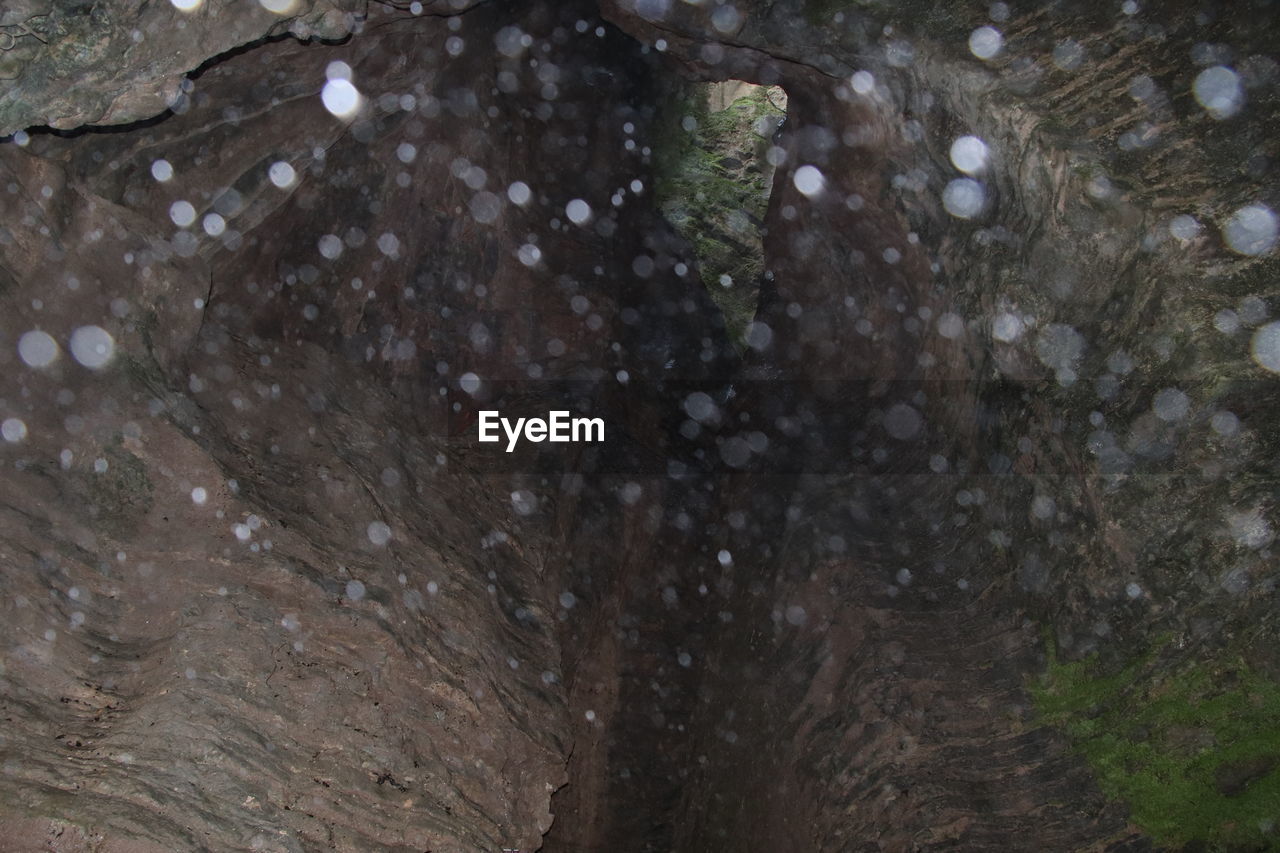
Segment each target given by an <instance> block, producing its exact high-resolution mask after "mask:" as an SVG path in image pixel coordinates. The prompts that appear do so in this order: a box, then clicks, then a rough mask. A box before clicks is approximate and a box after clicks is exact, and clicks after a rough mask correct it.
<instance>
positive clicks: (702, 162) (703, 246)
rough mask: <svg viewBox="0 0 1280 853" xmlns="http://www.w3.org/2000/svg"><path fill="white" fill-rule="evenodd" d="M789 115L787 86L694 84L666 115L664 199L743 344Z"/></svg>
mask: <svg viewBox="0 0 1280 853" xmlns="http://www.w3.org/2000/svg"><path fill="white" fill-rule="evenodd" d="M786 118H787V93H786V91H785V90H784V89H783V88H782V87H781V86H776V85H774V86H761V85H757V84H755V83H748V82H746V81H743V80H723V81H718V82H690V83H685V84H684V86H683V89H682V91H680V92H679V95H678V96H677V97H673V98H671V99H670V101H669V102H668V103H666V104H665V105H664V108H663V110H662V114H661V115H660V116H659V120H658V125H659V127H658V129H659V134H660V137H659V139H660V142H659V148H658V151H657V152H656V157H655V165H656V170H657V173H658V180H657V193H658V203H659V207H660V208H661V210H662V213H663V215H664V216H666V218H667V220H668V221H669V222H671V224H672V225H673V226H675V228H676V230H677V231H678V232H679V233H680V235H681V236H682V237H684V238H685V239H686V240H688V241H689V244H690V245H691V246H692V247H693V251H694V254H695V256H696V258H697V262H698V271H699V274H700V276H701V279H702V283H703V284H704V285H705V286H706V288H707V292H708V293H709V294H710V295H711V298H712V299H713V300H714V301H715V303H716V305H718V306H719V308H720V310H721V311H722V312H723V313H724V320H725V326H726V329H727V331H728V333H729V336H730V338H731V339H732V341H733V342H734V344H735V346H737V347H738V348H739V350H741V349H742V348H743V347H744V346H745V337H744V336H745V331H746V327H747V324H748V323H750V322H751V320H752V318H753V317H754V316H755V312H756V307H757V304H758V302H759V296H760V277H761V276H762V275H763V273H764V245H763V240H764V213H765V210H766V208H767V207H768V205H769V195H770V193H771V191H772V189H773V176H774V173H775V171H776V169H777V166H778V165H779V163H780V162H781V160H780V153H781V151H780V149H778V148H777V146H776V145H775V141H776V138H777V135H778V134H779V132H780V131H781V128H782V125H783V123H784V122H785V121H786Z"/></svg>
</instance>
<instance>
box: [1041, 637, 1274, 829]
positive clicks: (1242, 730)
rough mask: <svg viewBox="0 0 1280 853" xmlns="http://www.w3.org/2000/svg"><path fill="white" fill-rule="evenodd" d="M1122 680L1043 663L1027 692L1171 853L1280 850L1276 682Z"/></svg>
mask: <svg viewBox="0 0 1280 853" xmlns="http://www.w3.org/2000/svg"><path fill="white" fill-rule="evenodd" d="M1156 657H1157V653H1156V652H1153V653H1151V654H1149V655H1147V656H1145V657H1143V658H1140V659H1139V660H1137V661H1134V662H1133V663H1131V664H1129V665H1128V666H1127V667H1125V668H1124V669H1122V670H1120V671H1119V672H1112V673H1104V672H1102V671H1101V667H1100V664H1099V662H1098V660H1097V659H1096V658H1090V659H1087V660H1083V661H1078V662H1073V663H1063V662H1060V661H1059V660H1057V656H1056V654H1051V657H1050V662H1049V666H1048V669H1047V670H1046V672H1045V673H1044V675H1043V676H1041V677H1040V679H1039V680H1038V682H1037V683H1035V684H1034V685H1033V686H1032V690H1031V692H1032V695H1033V697H1034V699H1035V702H1036V706H1037V709H1038V711H1039V714H1040V716H1041V719H1043V720H1044V721H1045V722H1048V723H1051V724H1053V725H1057V726H1060V727H1062V728H1063V729H1065V730H1066V732H1067V733H1068V734H1069V735H1070V737H1071V739H1072V742H1073V744H1074V746H1075V747H1076V748H1077V749H1078V750H1079V751H1080V753H1081V754H1082V755H1083V756H1084V757H1085V759H1086V760H1087V761H1088V762H1089V764H1090V765H1091V766H1092V768H1093V770H1094V772H1095V773H1096V774H1097V778H1098V784H1099V785H1100V787H1101V788H1102V790H1103V792H1104V793H1106V794H1107V795H1108V796H1110V797H1112V798H1115V799H1119V800H1123V801H1124V802H1125V803H1126V804H1127V805H1128V807H1129V810H1130V814H1131V817H1132V820H1133V822H1134V823H1135V824H1137V825H1138V826H1140V827H1141V828H1142V829H1143V830H1145V831H1146V832H1147V833H1149V834H1150V835H1151V837H1152V838H1153V839H1155V840H1156V841H1157V842H1159V843H1160V844H1163V845H1167V846H1170V847H1191V848H1193V849H1200V850H1215V851H1228V850H1231V851H1240V850H1275V849H1280V684H1277V683H1275V682H1274V681H1271V680H1269V679H1266V678H1264V677H1262V676H1260V675H1258V674H1257V673H1255V672H1253V671H1251V670H1250V669H1249V668H1248V667H1247V666H1246V665H1245V664H1244V663H1243V661H1239V660H1235V661H1230V662H1223V663H1218V664H1210V663H1195V664H1190V665H1185V664H1184V665H1181V666H1179V667H1174V668H1172V669H1169V670H1163V669H1162V667H1161V666H1157V665H1156V664H1155V661H1156Z"/></svg>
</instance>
